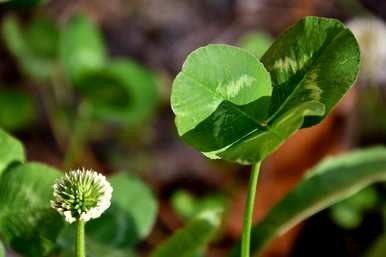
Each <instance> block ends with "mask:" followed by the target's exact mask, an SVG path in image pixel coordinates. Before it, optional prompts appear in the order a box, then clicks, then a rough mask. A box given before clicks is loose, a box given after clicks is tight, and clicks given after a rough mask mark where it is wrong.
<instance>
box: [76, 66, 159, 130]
mask: <svg viewBox="0 0 386 257" xmlns="http://www.w3.org/2000/svg"><path fill="white" fill-rule="evenodd" d="M75 86H76V89H77V90H78V91H79V92H80V94H81V95H82V96H84V97H85V98H86V99H87V100H88V101H89V102H90V103H91V104H92V105H93V109H94V113H95V115H96V116H97V117H98V118H100V119H103V120H110V121H117V122H122V123H125V124H139V123H141V122H143V121H144V120H146V119H148V118H149V117H150V116H151V115H152V114H153V113H154V110H155V107H156V106H157V104H158V93H157V86H156V80H155V76H154V75H153V74H152V73H151V72H150V71H149V70H147V69H146V68H144V67H142V66H141V65H139V64H137V63H135V62H134V61H131V60H128V59H125V60H119V61H114V62H112V63H110V64H109V65H108V66H106V67H105V68H103V69H100V70H97V71H93V72H87V73H84V75H83V76H82V78H80V79H79V80H78V81H77V82H76V83H75Z"/></svg>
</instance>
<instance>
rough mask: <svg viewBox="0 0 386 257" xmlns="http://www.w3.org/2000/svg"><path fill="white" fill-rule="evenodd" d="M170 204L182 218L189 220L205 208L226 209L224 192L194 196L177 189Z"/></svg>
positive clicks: (226, 203)
mask: <svg viewBox="0 0 386 257" xmlns="http://www.w3.org/2000/svg"><path fill="white" fill-rule="evenodd" d="M171 204H172V206H173V208H174V209H175V210H176V212H177V214H178V215H179V216H180V217H181V218H182V219H183V220H189V219H191V218H193V217H194V216H196V215H198V213H200V212H202V211H204V210H207V209H223V210H225V209H227V205H228V202H227V199H226V197H225V195H224V194H220V193H217V194H209V195H206V196H204V197H200V198H196V197H194V196H193V195H192V194H191V193H189V192H188V191H185V190H178V191H176V192H175V193H173V195H172V197H171Z"/></svg>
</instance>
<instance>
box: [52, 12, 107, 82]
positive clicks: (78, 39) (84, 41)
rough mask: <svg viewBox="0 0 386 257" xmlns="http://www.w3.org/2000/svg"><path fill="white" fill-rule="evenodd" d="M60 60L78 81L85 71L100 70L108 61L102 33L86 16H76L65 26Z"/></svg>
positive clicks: (60, 48)
mask: <svg viewBox="0 0 386 257" xmlns="http://www.w3.org/2000/svg"><path fill="white" fill-rule="evenodd" d="M59 56H60V61H61V63H62V65H63V68H64V70H65V72H66V74H67V76H68V77H69V78H70V79H72V80H73V81H76V80H78V79H80V78H81V77H82V75H83V74H84V73H85V72H89V71H94V70H99V69H100V68H102V67H104V65H105V64H106V62H107V60H106V59H107V53H106V49H105V45H104V42H103V38H102V35H101V34H100V32H99V30H98V28H97V27H96V25H95V24H94V23H92V22H91V21H90V20H89V19H88V18H87V17H86V16H81V15H78V16H74V17H72V18H71V20H70V21H69V23H68V24H67V25H66V26H65V28H64V30H63V31H62V33H61V35H60V42H59Z"/></svg>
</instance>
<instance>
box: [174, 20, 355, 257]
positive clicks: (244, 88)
mask: <svg viewBox="0 0 386 257" xmlns="http://www.w3.org/2000/svg"><path fill="white" fill-rule="evenodd" d="M359 62H360V53H359V48H358V44H357V41H356V39H355V37H354V36H353V34H352V33H351V32H350V30H349V29H347V28H346V27H345V26H344V25H343V24H342V23H341V22H339V21H337V20H335V19H327V18H318V17H306V18H303V19H302V20H300V21H299V22H298V23H296V24H295V25H294V26H292V27H290V28H289V29H288V30H287V31H285V32H284V33H282V34H281V35H280V36H279V37H278V38H277V39H276V40H275V41H274V43H273V44H272V46H271V47H270V48H269V49H268V50H267V52H266V53H265V54H264V55H263V56H262V58H261V59H260V60H258V59H257V58H256V57H254V56H253V55H251V54H249V53H248V52H246V51H243V50H241V49H239V48H237V47H233V46H228V45H221V44H218V45H208V46H205V47H201V48H199V49H197V50H195V51H194V52H193V53H191V54H190V55H189V56H188V57H187V59H186V61H185V63H184V65H183V67H182V70H181V72H180V73H179V74H178V75H177V77H176V78H175V80H174V82H173V88H172V95H171V106H172V109H173V112H174V114H175V124H176V127H177V130H178V134H179V135H180V136H181V137H182V139H183V140H184V141H185V142H187V143H188V144H190V145H191V146H193V147H194V148H196V149H197V150H199V151H200V152H202V153H203V154H204V155H205V156H207V157H209V158H211V159H223V160H227V161H232V162H237V163H240V164H242V165H249V164H252V165H253V166H252V171H251V178H250V183H249V186H248V196H247V203H246V210H245V216H244V228H243V234H242V243H241V256H242V257H248V256H249V255H250V233H251V223H252V213H253V203H254V196H255V192H256V183H257V179H258V174H259V170H260V163H261V161H262V160H264V159H265V158H267V157H268V156H269V155H270V154H271V153H272V152H273V151H274V150H275V149H277V148H278V147H279V146H280V145H281V144H282V143H283V142H285V140H286V139H287V138H288V137H289V136H291V135H292V134H293V133H295V132H296V131H297V130H299V129H301V128H306V127H310V126H313V125H315V124H318V123H319V122H321V121H322V120H323V118H324V117H326V115H328V113H329V112H330V111H331V109H332V108H333V107H334V105H335V104H336V103H337V102H338V101H339V100H340V99H341V98H342V97H343V96H344V94H345V93H346V92H347V91H348V90H349V89H350V88H351V86H352V85H353V83H354V82H355V80H356V78H357V75H358V70H359Z"/></svg>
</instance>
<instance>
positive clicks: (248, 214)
mask: <svg viewBox="0 0 386 257" xmlns="http://www.w3.org/2000/svg"><path fill="white" fill-rule="evenodd" d="M259 171H260V162H258V163H256V164H255V165H254V166H253V167H252V170H251V177H250V179H249V185H248V196H247V201H246V206H245V212H244V223H243V234H242V237H241V257H249V255H250V249H251V246H250V244H251V230H252V218H253V205H254V203H255V194H256V185H257V180H258V178H259Z"/></svg>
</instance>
